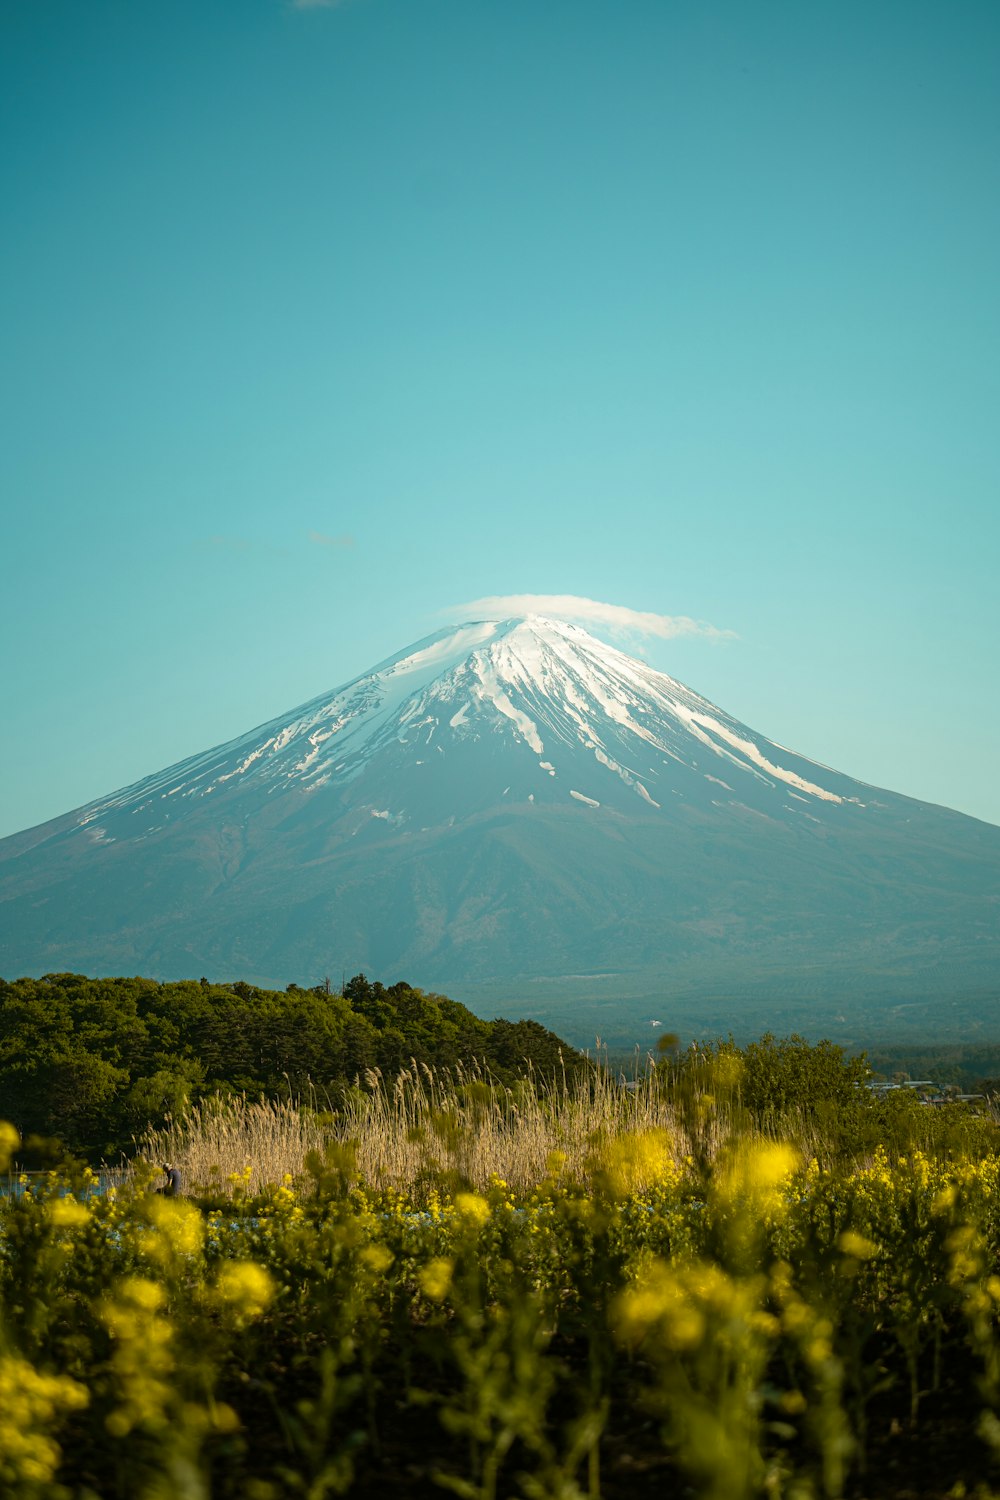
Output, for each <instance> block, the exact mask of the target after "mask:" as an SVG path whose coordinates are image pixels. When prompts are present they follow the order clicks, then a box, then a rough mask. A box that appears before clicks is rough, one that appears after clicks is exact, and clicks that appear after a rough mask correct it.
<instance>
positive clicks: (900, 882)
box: [0, 618, 1000, 990]
mask: <svg viewBox="0 0 1000 1500" xmlns="http://www.w3.org/2000/svg"><path fill="white" fill-rule="evenodd" d="M998 907H1000V829H998V828H995V827H993V826H992V825H989V824H984V823H980V822H977V821H976V820H975V819H972V818H967V817H964V816H962V815H961V814H959V813H954V812H950V811H948V810H946V809H943V808H938V807H932V806H928V805H926V804H923V803H919V802H914V801H912V800H910V799H908V798H904V797H898V796H895V795H894V794H892V793H890V792H885V791H879V790H876V789H874V788H872V787H868V786H864V785H862V784H861V783H858V782H855V781H852V780H851V779H850V778H849V777H846V776H842V775H839V774H838V773H837V772H835V771H831V770H828V769H827V768H825V767H823V766H819V765H816V764H815V763H813V762H811V761H808V760H805V759H803V758H802V757H801V756H797V755H794V754H792V753H791V752H790V751H787V750H785V749H783V748H781V747H779V746H777V745H775V744H773V743H772V742H770V741H769V740H767V739H765V738H764V737H763V736H762V735H759V734H757V733H755V732H754V731H753V730H750V729H748V728H747V727H746V726H745V725H743V724H741V723H739V722H738V721H737V720H735V719H733V718H731V717H730V716H729V715H728V714H726V713H724V712H723V711H722V710H720V709H718V708H716V707H715V706H714V705H713V704H711V703H709V702H708V701H707V700H706V699H703V698H700V697H699V696H698V695H697V694H696V693H693V692H691V691H690V689H688V688H686V687H684V686H682V684H680V683H678V682H675V681H674V680H673V679H672V678H670V677H667V676H666V675H664V674H663V673H660V672H655V671H653V670H651V669H650V668H649V667H647V666H645V665H643V664H642V663H640V662H637V661H634V660H632V659H631V658H630V657H628V656H626V655H624V654H623V653H621V652H620V651H616V650H615V649H613V648H612V647H609V646H606V645H604V644H602V643H601V642H599V641H597V640H595V639H594V638H593V637H591V636H590V635H588V634H587V633H586V632H585V631H583V630H581V629H579V628H578V627H576V626H573V625H567V624H562V623H559V622H554V621H549V620H542V619H537V618H531V619H524V620H509V621H506V622H504V623H502V624H496V623H479V624H471V625H466V626H462V627H460V628H459V629H456V630H448V631H444V632H441V633H440V634H439V635H436V636H432V637H430V638H429V639H428V640H426V641H423V642H421V643H419V644H418V645H416V646H414V647H411V648H410V649H409V650H407V651H405V652H403V653H401V654H400V655H399V656H397V657H394V658H393V659H392V660H390V661H388V662H385V663H383V664H382V665H381V666H379V667H377V668H375V669H374V670H373V671H372V672H370V673H368V674H367V675H365V676H364V677H361V678H358V679H357V680H356V681H355V682H352V683H349V684H348V685H347V686H346V687H343V688H341V689H339V690H338V691H337V692H334V693H331V694H327V695H324V696H323V697H320V698H316V699H314V700H313V701H312V702H311V703H308V704H305V705H304V706H303V707H302V708H299V709H297V710H295V711H294V712H293V713H291V714H288V715H286V716H283V717H282V718H280V719H275V720H273V721H272V722H271V723H269V724H265V725H263V726H262V727H261V728H260V729H257V730H254V731H252V732H251V733H250V734H247V735H244V736H243V737H242V738H241V739H238V740H234V741H232V742H231V743H229V744H227V745H222V746H219V747H218V748H216V749H214V750H210V751H208V752H207V753H205V754H203V755H199V756H195V757H192V758H191V759H189V760H186V761H183V762H181V763H180V764H179V765H176V766H173V767H171V768H170V769H169V770H166V771H163V772H161V773H159V774H158V775H155V776H151V777H149V778H147V779H146V780H145V781H142V782H139V783H138V784H137V785H135V786H132V787H128V788H126V789H125V790H123V791H120V792H117V793H115V794H114V795H113V796H110V797H106V798H103V799H101V800H100V801H98V802H94V803H91V804H90V805H89V806H87V807H84V808H81V809H79V810H78V811H77V812H74V813H69V814H67V815H66V816H65V817H63V818H59V819H56V820H55V821H53V822H51V823H47V824H45V825H43V826H42V827H40V828H36V829H32V830H29V831H28V832H26V833H23V834H18V835H16V836H15V837H13V838H9V839H6V840H3V841H2V842H0V973H4V974H6V975H7V976H8V977H13V976H15V975H17V974H21V973H32V974H41V973H45V972H49V971H55V970H61V969H77V970H82V971H90V972H123V971H126V972H135V971H140V972H143V973H148V974H153V975H158V976H161V977H177V976H190V975H197V974H201V973H205V974H210V975H212V976H213V977H216V976H219V977H221V976H233V977H235V976H237V975H241V976H243V977H245V978H248V979H256V980H258V981H267V982H271V983H285V982H287V981H288V980H289V979H292V978H295V979H301V980H302V981H303V982H314V980H315V978H316V977H318V976H321V975H322V974H324V973H331V972H339V970H340V969H342V968H346V969H347V970H348V972H355V971H356V970H358V969H366V970H368V971H369V972H372V973H377V974H381V975H385V976H389V977H396V976H398V975H405V977H406V978H408V979H409V980H411V981H412V982H414V983H418V984H423V985H425V986H435V987H439V988H448V987H451V988H452V989H457V988H460V987H461V985H462V984H463V982H466V983H473V982H478V981H484V980H490V979H494V980H505V979H509V980H511V981H515V980H518V979H528V978H534V977H539V976H541V977H551V978H557V977H559V976H563V975H567V974H579V973H593V972H597V971H600V972H607V971H611V972H615V973H622V974H630V975H635V974H639V973H643V974H648V975H649V976H650V979H651V981H653V982H659V981H661V980H663V981H669V982H670V983H676V982H681V983H694V982H695V981H705V982H716V983H718V982H726V981H727V980H731V979H733V978H735V977H737V976H739V975H747V974H748V973H751V972H752V971H753V970H755V969H767V970H778V969H780V970H781V971H782V972H785V973H791V974H795V973H798V972H801V973H802V974H803V975H804V976H810V977H812V978H814V977H815V975H816V974H817V973H818V972H823V973H825V974H828V975H829V977H830V988H831V989H832V990H834V989H836V988H837V987H838V985H839V986H841V987H843V986H848V987H850V986H853V985H856V984H858V983H864V982H867V981H868V980H870V979H871V977H872V976H875V975H879V974H884V975H892V976H894V977H895V978H896V979H899V978H900V977H903V978H905V977H906V976H907V975H909V974H914V975H916V974H919V975H920V976H921V977H922V979H923V980H925V981H929V982H931V983H935V982H940V983H941V984H942V985H946V986H948V987H949V988H950V989H951V990H954V989H955V988H956V987H959V988H961V987H966V988H974V987H976V986H982V985H983V984H989V983H991V982H993V981H994V980H995V978H996V975H997V972H998V966H997V959H998V957H1000V940H998V936H997V916H998Z"/></svg>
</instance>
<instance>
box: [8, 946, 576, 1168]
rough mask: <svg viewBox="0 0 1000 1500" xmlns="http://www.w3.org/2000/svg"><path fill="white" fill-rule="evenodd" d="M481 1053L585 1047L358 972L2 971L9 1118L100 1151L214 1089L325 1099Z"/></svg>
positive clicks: (499, 1066)
mask: <svg viewBox="0 0 1000 1500" xmlns="http://www.w3.org/2000/svg"><path fill="white" fill-rule="evenodd" d="M411 1059H412V1060H415V1061H416V1063H417V1064H418V1065H421V1064H423V1065H426V1066H427V1067H431V1068H435V1069H440V1068H454V1067H456V1066H457V1065H459V1064H460V1065H462V1066H463V1067H465V1068H470V1067H473V1066H474V1065H475V1064H477V1063H478V1064H479V1065H481V1066H484V1067H485V1068H487V1069H488V1070H489V1071H490V1072H491V1073H492V1074H493V1075H494V1076H495V1077H496V1078H497V1079H498V1080H499V1081H501V1082H510V1081H512V1080H513V1079H514V1078H515V1077H517V1076H520V1075H522V1074H523V1073H524V1072H525V1071H527V1069H528V1067H529V1065H530V1067H531V1068H532V1069H534V1070H536V1071H537V1072H538V1073H539V1074H544V1073H549V1074H551V1072H552V1071H553V1070H554V1069H556V1068H563V1067H565V1068H567V1069H568V1070H569V1071H571V1072H572V1071H573V1070H574V1069H575V1068H576V1067H578V1066H582V1065H583V1059H582V1058H581V1057H580V1055H579V1054H578V1053H576V1052H575V1051H574V1050H573V1049H572V1048H571V1047H569V1046H568V1045H567V1044H566V1043H564V1042H562V1041H561V1040H560V1038H559V1037H557V1036H556V1035H555V1034H554V1033H553V1032H551V1031H547V1030H546V1029H545V1028H544V1027H543V1026H540V1025H539V1024H538V1023H537V1022H535V1021H530V1020H522V1021H514V1022H512V1021H506V1020H502V1019H497V1020H494V1021H484V1020H481V1019H480V1018H479V1017H478V1016H475V1015H473V1013H472V1011H470V1010H469V1009H468V1008H467V1007H466V1006H464V1005H462V1004H460V1003H459V1002H458V1001H456V1000H450V999H448V998H447V997H446V996H444V995H437V994H433V993H425V992H424V991H422V990H420V989H416V988H414V987H413V986H412V985H409V984H407V983H405V982H402V981H400V982H399V983H397V984H392V985H389V986H384V985H383V984H381V983H379V982H377V981H374V982H373V981H370V980H368V979H367V978H366V977H365V975H363V974H358V975H356V976H355V977H354V978H353V979H351V980H350V981H349V982H348V983H347V984H345V985H344V987H343V992H342V993H329V992H328V987H327V986H326V985H317V986H315V987H313V988H311V989H303V988H300V987H299V986H298V985H295V984H292V985H289V986H288V988H287V990H284V991H280V990H268V989H262V988H260V987H258V986H256V985H252V984H247V983H244V982H242V981H237V982H235V983H231V984H212V983H209V981H208V980H207V979H202V980H200V981H198V980H194V981H192V980H183V981H176V982H171V983H162V984H161V983H158V982H157V981H156V980H153V979H144V978H140V977H135V978H113V979H94V978H88V977H87V976H85V975H82V974H68V973H67V974H47V975H45V976H44V978H42V979H18V980H15V981H13V982H7V981H4V980H0V1118H4V1119H7V1120H10V1121H12V1122H13V1123H14V1124H15V1125H16V1126H17V1128H18V1129H19V1131H20V1132H21V1135H22V1137H23V1138H29V1137H33V1136H34V1137H39V1138H43V1137H44V1138H51V1137H57V1138H59V1140H61V1141H62V1142H63V1143H64V1144H65V1145H66V1146H68V1147H69V1148H70V1149H72V1150H75V1151H79V1152H82V1153H84V1154H86V1155H87V1156H89V1157H91V1158H92V1159H96V1158H99V1157H101V1156H104V1157H105V1158H110V1157H111V1156H112V1155H113V1154H115V1153H117V1152H118V1151H120V1150H123V1149H127V1147H128V1144H129V1142H130V1141H131V1139H132V1137H133V1135H134V1134H136V1133H137V1132H139V1131H142V1130H143V1129H144V1128H145V1127H146V1126H147V1125H148V1124H154V1125H155V1124H159V1123H161V1122H162V1121H163V1120H164V1119H165V1118H166V1117H167V1116H168V1115H170V1114H176V1113H178V1112H179V1111H180V1110H181V1109H183V1107H184V1106H185V1104H186V1103H188V1102H192V1103H193V1102H196V1101H197V1100H198V1099H200V1098H203V1097H206V1096H208V1095H212V1094H216V1093H245V1094H246V1095H248V1096H249V1097H251V1098H264V1097H271V1098H273V1097H275V1096H282V1095H283V1096H286V1097H293V1098H307V1097H310V1098H313V1099H318V1100H319V1101H321V1104H322V1101H325V1100H329V1101H330V1103H331V1104H334V1103H335V1101H336V1097H337V1094H338V1092H339V1091H340V1090H341V1089H342V1088H343V1087H344V1086H345V1085H349V1084H350V1083H351V1082H353V1080H355V1079H356V1078H358V1077H361V1076H363V1075H364V1074H365V1072H366V1071H368V1070H374V1069H379V1070H380V1071H381V1072H382V1074H383V1075H386V1076H390V1077H391V1076H393V1075H394V1074H395V1073H396V1072H398V1070H399V1069H401V1068H404V1067H406V1066H408V1065H409V1064H410V1061H411Z"/></svg>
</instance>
